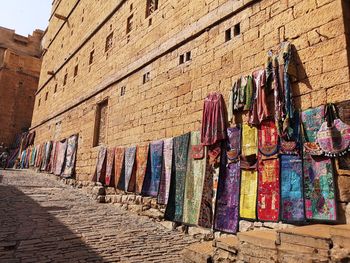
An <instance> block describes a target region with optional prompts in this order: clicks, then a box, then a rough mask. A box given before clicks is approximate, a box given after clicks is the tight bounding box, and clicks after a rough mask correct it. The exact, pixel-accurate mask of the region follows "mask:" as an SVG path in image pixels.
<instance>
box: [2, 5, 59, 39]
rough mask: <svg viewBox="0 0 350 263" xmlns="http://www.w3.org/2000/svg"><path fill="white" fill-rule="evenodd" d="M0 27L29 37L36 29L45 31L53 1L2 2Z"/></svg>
mask: <svg viewBox="0 0 350 263" xmlns="http://www.w3.org/2000/svg"><path fill="white" fill-rule="evenodd" d="M0 3H1V7H0V26H2V27H7V28H10V29H15V30H16V33H17V34H20V35H24V36H27V35H28V34H31V33H32V32H33V31H34V30H35V29H41V30H45V29H46V27H47V25H48V20H49V17H50V12H51V4H52V0H0Z"/></svg>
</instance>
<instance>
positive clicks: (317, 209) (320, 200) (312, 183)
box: [301, 106, 337, 221]
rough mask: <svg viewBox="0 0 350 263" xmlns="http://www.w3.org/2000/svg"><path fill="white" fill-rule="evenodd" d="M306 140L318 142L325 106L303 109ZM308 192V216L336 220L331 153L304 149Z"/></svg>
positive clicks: (306, 207) (306, 209)
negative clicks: (322, 154)
mask: <svg viewBox="0 0 350 263" xmlns="http://www.w3.org/2000/svg"><path fill="white" fill-rule="evenodd" d="M301 116H302V123H303V128H304V129H303V130H304V138H303V139H304V143H305V142H309V143H314V142H315V141H316V135H317V132H318V130H319V128H320V127H321V125H322V122H323V120H324V117H325V111H324V106H320V107H317V108H313V109H308V110H305V111H303V112H302V114H301ZM303 161H304V166H303V167H304V196H305V211H306V218H307V219H309V220H327V221H335V220H336V214H337V211H336V200H335V183H334V178H333V173H334V171H333V166H332V161H331V159H330V158H328V157H319V156H311V155H310V154H309V153H307V152H304V158H303Z"/></svg>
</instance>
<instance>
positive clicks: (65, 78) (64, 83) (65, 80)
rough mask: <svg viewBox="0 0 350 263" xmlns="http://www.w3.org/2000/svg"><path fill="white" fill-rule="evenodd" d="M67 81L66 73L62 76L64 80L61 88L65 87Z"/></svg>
mask: <svg viewBox="0 0 350 263" xmlns="http://www.w3.org/2000/svg"><path fill="white" fill-rule="evenodd" d="M67 79H68V73H66V74H65V75H64V79H63V86H65V85H66V84H67Z"/></svg>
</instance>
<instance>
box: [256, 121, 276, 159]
mask: <svg viewBox="0 0 350 263" xmlns="http://www.w3.org/2000/svg"><path fill="white" fill-rule="evenodd" d="M258 133H259V152H260V153H261V155H262V158H264V157H266V156H267V157H270V156H272V155H275V154H277V153H278V131H277V127H276V124H275V122H274V121H273V120H264V121H262V122H261V125H260V127H259V129H258Z"/></svg>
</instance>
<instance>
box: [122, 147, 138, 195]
mask: <svg viewBox="0 0 350 263" xmlns="http://www.w3.org/2000/svg"><path fill="white" fill-rule="evenodd" d="M124 158H125V161H124V162H125V163H124V165H125V175H124V178H125V181H124V187H123V190H124V191H127V192H134V191H135V183H136V177H135V176H136V175H135V158H136V146H132V147H129V148H126V150H125V157H124Z"/></svg>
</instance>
